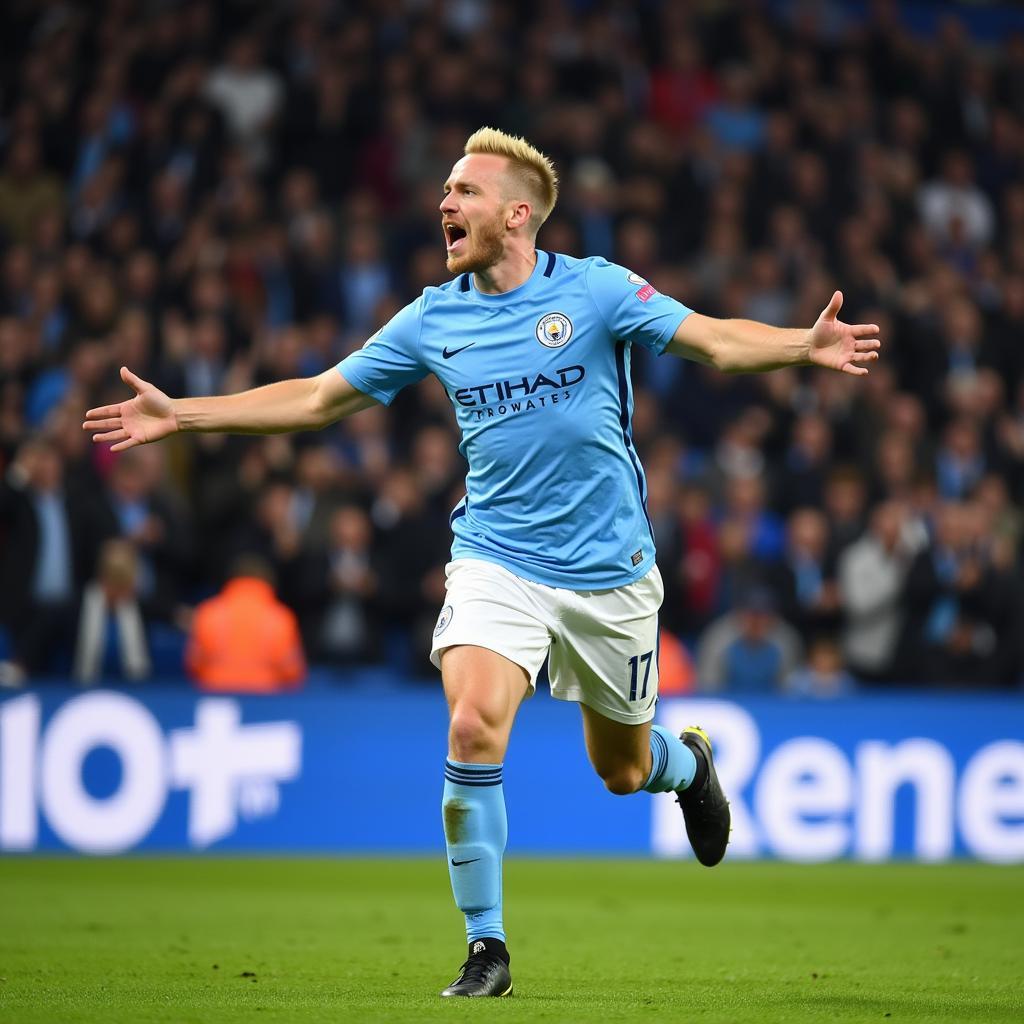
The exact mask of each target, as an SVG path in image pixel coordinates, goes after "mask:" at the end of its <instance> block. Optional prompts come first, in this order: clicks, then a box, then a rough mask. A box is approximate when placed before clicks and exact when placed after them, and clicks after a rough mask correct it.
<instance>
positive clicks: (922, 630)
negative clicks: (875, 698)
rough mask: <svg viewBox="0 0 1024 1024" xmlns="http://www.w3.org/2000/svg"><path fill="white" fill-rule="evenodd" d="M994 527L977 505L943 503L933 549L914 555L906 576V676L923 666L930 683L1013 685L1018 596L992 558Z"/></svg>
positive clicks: (1006, 571)
mask: <svg viewBox="0 0 1024 1024" xmlns="http://www.w3.org/2000/svg"><path fill="white" fill-rule="evenodd" d="M991 525H992V524H991V522H990V521H989V519H988V517H987V516H986V514H985V510H984V509H983V508H982V507H981V506H980V505H978V504H975V503H962V502H946V503H944V504H943V505H941V506H940V508H939V511H938V515H937V518H936V527H935V541H934V544H933V545H932V546H931V547H930V548H928V549H926V550H924V551H922V552H920V553H919V554H918V555H917V557H916V558H915V559H914V562H913V564H912V565H911V567H910V571H909V573H908V576H907V582H906V593H905V604H906V609H907V622H906V627H905V641H904V659H905V669H904V674H905V675H907V676H908V678H909V677H912V675H913V673H914V670H915V669H916V667H917V666H923V668H924V672H925V676H926V678H928V679H929V680H932V681H934V682H944V683H950V684H960V685H973V686H977V685H983V684H985V683H988V684H992V683H995V682H1002V681H1004V680H1006V681H1010V680H1008V679H1007V675H1006V665H1007V658H1008V655H1009V652H1010V650H1011V648H1012V645H1013V644H1014V643H1015V641H1014V637H1013V629H1014V626H1015V621H1014V619H1015V611H1016V609H1015V599H1016V594H1015V592H1014V590H1015V588H1014V586H1013V582H1012V576H1011V575H1010V573H1011V571H1012V570H1010V569H1009V567H1008V566H1007V567H1001V566H1000V565H999V564H998V562H997V561H995V560H994V559H993V546H992V545H993V537H992V535H991V532H990V529H991ZM1004 566H1005V562H1004Z"/></svg>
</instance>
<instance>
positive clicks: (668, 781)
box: [644, 725, 697, 793]
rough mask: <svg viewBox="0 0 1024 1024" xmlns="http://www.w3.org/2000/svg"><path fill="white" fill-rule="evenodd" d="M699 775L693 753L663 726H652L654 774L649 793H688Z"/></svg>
mask: <svg viewBox="0 0 1024 1024" xmlns="http://www.w3.org/2000/svg"><path fill="white" fill-rule="evenodd" d="M696 774H697V758H696V757H694V755H693V751H692V750H691V749H690V748H689V747H688V746H687V745H686V744H685V743H684V742H683V741H682V740H681V739H680V738H679V737H678V736H674V735H673V734H672V733H670V732H669V731H668V729H666V728H665V727H664V726H662V725H652V726H651V774H650V775H649V776H648V777H647V781H646V782H645V783H644V789H646V790H647V792H648V793H670V792H672V791H673V790H679V789H686V787H687V786H689V785H690V783H691V782H693V777H694V776H695V775H696Z"/></svg>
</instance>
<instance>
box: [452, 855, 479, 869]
mask: <svg viewBox="0 0 1024 1024" xmlns="http://www.w3.org/2000/svg"><path fill="white" fill-rule="evenodd" d="M479 859H480V858H479V857H473V858H471V859H470V860H456V859H455V858H454V857H452V867H455V868H461V867H462V865H463V864H475V863H476V862H477V861H478V860H479Z"/></svg>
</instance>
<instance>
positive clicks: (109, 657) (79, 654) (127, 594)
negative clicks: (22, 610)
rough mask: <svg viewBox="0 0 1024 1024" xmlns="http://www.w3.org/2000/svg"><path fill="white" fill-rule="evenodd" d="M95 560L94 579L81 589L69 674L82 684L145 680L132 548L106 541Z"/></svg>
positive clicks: (147, 665) (147, 670)
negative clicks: (75, 637) (106, 680)
mask: <svg viewBox="0 0 1024 1024" xmlns="http://www.w3.org/2000/svg"><path fill="white" fill-rule="evenodd" d="M98 563H99V564H98V565H97V569H96V578H95V579H94V580H92V581H91V582H90V583H87V584H86V586H85V590H84V592H83V594H82V605H81V608H80V610H79V614H78V637H77V640H76V643H75V653H74V663H73V669H72V674H73V676H74V678H75V679H76V680H77V681H78V682H80V683H95V682H96V681H97V680H99V679H130V680H132V681H133V682H135V681H138V680H140V679H145V678H146V677H147V676H148V675H149V674H150V672H151V670H152V664H151V662H150V657H149V645H148V643H147V641H146V629H145V626H144V624H143V621H142V612H141V610H140V608H139V602H138V597H137V589H138V574H139V566H138V559H137V557H136V554H135V548H134V547H133V546H132V545H131V544H130V543H129V542H128V541H123V540H108V541H106V542H105V543H104V545H103V546H102V547H101V548H100V553H99V560H98Z"/></svg>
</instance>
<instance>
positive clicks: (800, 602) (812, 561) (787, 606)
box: [767, 508, 840, 643]
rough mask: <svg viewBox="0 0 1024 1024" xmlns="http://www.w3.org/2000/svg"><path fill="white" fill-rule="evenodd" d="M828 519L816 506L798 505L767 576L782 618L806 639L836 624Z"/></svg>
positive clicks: (837, 606)
mask: <svg viewBox="0 0 1024 1024" xmlns="http://www.w3.org/2000/svg"><path fill="white" fill-rule="evenodd" d="M828 541H829V531H828V521H827V520H826V519H825V516H824V515H823V514H822V513H821V512H819V511H818V510H817V509H816V508H798V509H797V510H796V511H795V512H794V513H793V514H792V515H791V516H790V517H789V522H788V523H787V529H786V549H785V551H784V553H783V556H782V560H781V561H780V562H779V564H778V565H777V566H773V567H772V568H771V569H770V570H769V572H768V576H767V578H768V579H769V580H770V581H771V582H772V584H773V588H772V589H773V590H774V592H775V593H776V594H777V595H778V597H779V601H780V607H781V611H782V615H783V618H785V619H786V621H787V622H789V623H791V624H792V625H793V626H794V627H796V629H797V631H798V632H799V633H800V636H801V638H802V639H803V641H804V642H805V643H806V642H808V641H809V640H810V639H811V638H812V637H814V636H817V635H819V634H821V633H834V632H835V631H836V629H837V628H838V627H839V615H840V597H839V589H838V586H837V584H836V581H835V579H834V578H833V577H832V576H831V575H830V573H829V564H828V558H827V555H828Z"/></svg>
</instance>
